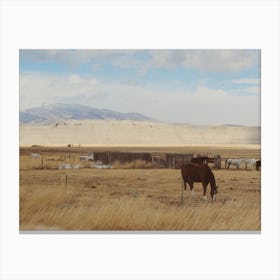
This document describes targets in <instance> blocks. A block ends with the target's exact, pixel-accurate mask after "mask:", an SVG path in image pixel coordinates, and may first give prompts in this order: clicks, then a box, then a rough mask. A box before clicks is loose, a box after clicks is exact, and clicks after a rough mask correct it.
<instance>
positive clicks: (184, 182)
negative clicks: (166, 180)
mask: <svg viewBox="0 0 280 280" xmlns="http://www.w3.org/2000/svg"><path fill="white" fill-rule="evenodd" d="M182 183H183V184H184V190H186V188H187V185H186V178H185V177H183V182H182Z"/></svg>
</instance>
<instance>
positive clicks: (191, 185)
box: [187, 179, 194, 196]
mask: <svg viewBox="0 0 280 280" xmlns="http://www.w3.org/2000/svg"><path fill="white" fill-rule="evenodd" d="M187 180H188V184H189V185H190V190H191V194H192V196H194V190H193V181H192V180H190V179H187Z"/></svg>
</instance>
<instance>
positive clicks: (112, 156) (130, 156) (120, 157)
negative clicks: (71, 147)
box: [94, 152, 152, 164]
mask: <svg viewBox="0 0 280 280" xmlns="http://www.w3.org/2000/svg"><path fill="white" fill-rule="evenodd" d="M94 160H99V161H102V162H103V163H104V164H112V163H114V162H117V161H118V162H120V163H127V162H135V161H137V160H143V161H145V162H152V155H151V154H150V153H124V152H96V153H94Z"/></svg>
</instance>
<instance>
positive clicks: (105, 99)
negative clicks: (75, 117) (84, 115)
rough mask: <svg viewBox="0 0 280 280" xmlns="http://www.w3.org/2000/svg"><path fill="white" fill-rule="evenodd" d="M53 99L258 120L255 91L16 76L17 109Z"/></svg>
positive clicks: (222, 120) (224, 120) (167, 114)
mask: <svg viewBox="0 0 280 280" xmlns="http://www.w3.org/2000/svg"><path fill="white" fill-rule="evenodd" d="M251 90H252V91H254V89H253V88H252V89H251ZM56 102H61V103H76V104H83V105H89V106H93V107H97V108H106V109H112V110H117V111H120V112H139V113H142V114H145V115H147V116H151V117H153V118H155V119H158V120H162V121H167V122H185V123H193V124H245V125H260V97H259V96H254V95H251V96H250V95H247V96H244V95H241V96H237V95H232V94H231V92H230V91H224V90H220V89H215V88H207V87H198V88H197V89H196V90H195V91H190V90H187V89H182V87H176V86H174V87H173V88H172V90H171V89H167V88H164V87H160V86H154V87H148V86H145V87H142V86H131V85H130V84H126V83H116V82H111V83H104V82H99V81H96V79H95V78H94V77H92V78H83V77H80V76H79V75H74V76H73V75H69V76H55V75H39V74H32V73H29V74H21V75H20V108H21V110H23V109H26V108H29V107H34V106H40V105H41V104H42V103H56Z"/></svg>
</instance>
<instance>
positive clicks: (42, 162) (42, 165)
mask: <svg viewBox="0 0 280 280" xmlns="http://www.w3.org/2000/svg"><path fill="white" fill-rule="evenodd" d="M41 169H44V157H43V156H42V161H41Z"/></svg>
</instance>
